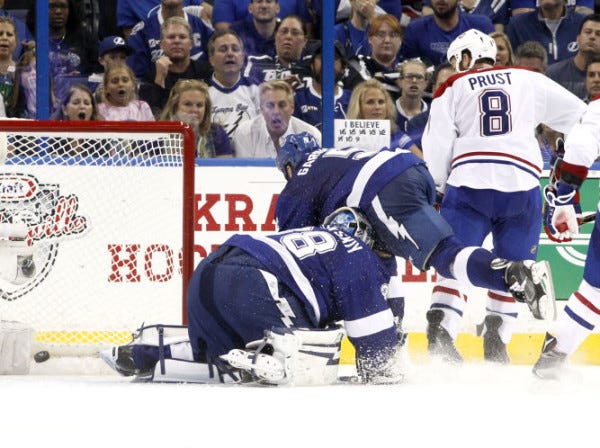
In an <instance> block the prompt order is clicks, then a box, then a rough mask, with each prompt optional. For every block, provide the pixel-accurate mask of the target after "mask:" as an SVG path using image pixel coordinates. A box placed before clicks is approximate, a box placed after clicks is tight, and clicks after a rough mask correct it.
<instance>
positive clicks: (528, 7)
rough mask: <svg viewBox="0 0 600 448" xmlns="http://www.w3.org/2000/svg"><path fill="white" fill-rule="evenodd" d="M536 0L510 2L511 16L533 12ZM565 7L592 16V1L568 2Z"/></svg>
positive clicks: (571, 0) (513, 0)
mask: <svg viewBox="0 0 600 448" xmlns="http://www.w3.org/2000/svg"><path fill="white" fill-rule="evenodd" d="M536 2H537V0H510V9H511V11H512V15H513V16H516V15H518V14H522V13H524V12H530V11H534V10H535V5H536ZM567 6H568V7H571V8H574V10H575V12H578V13H580V14H586V15H587V14H592V13H593V12H594V7H595V6H594V0H569V1H568V2H567Z"/></svg>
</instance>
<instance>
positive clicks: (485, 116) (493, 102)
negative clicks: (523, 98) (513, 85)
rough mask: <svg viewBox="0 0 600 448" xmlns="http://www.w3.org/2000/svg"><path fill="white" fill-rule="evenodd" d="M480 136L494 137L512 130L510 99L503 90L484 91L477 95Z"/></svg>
mask: <svg viewBox="0 0 600 448" xmlns="http://www.w3.org/2000/svg"><path fill="white" fill-rule="evenodd" d="M479 110H480V116H479V123H480V129H481V135H482V136H484V137H494V136H496V135H502V134H508V133H509V132H511V130H512V119H511V115H510V97H509V96H508V94H507V93H506V92H505V91H504V90H485V91H484V92H483V93H482V94H481V95H479Z"/></svg>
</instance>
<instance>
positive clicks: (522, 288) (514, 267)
mask: <svg viewBox="0 0 600 448" xmlns="http://www.w3.org/2000/svg"><path fill="white" fill-rule="evenodd" d="M492 268H493V269H504V281H505V282H506V286H507V287H508V290H509V291H510V293H511V294H512V296H513V297H514V298H515V300H516V301H517V302H524V303H526V304H527V306H528V307H529V310H530V311H531V313H532V314H533V317H535V318H536V319H540V320H545V319H552V320H553V319H555V318H556V299H555V297H554V285H553V283H552V273H551V271H550V264H549V263H548V262H547V261H539V262H537V263H536V262H534V261H532V260H524V261H506V260H500V259H497V260H494V262H493V264H492Z"/></svg>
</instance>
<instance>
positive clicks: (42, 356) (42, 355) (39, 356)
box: [33, 350, 50, 362]
mask: <svg viewBox="0 0 600 448" xmlns="http://www.w3.org/2000/svg"><path fill="white" fill-rule="evenodd" d="M48 359H50V353H48V352H47V351H46V350H42V351H41V352H37V353H36V354H35V355H33V360H34V361H35V362H44V361H48Z"/></svg>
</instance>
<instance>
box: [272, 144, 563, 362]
mask: <svg viewBox="0 0 600 448" xmlns="http://www.w3.org/2000/svg"><path fill="white" fill-rule="evenodd" d="M277 166H278V168H279V169H280V170H281V171H282V172H283V174H284V176H285V178H286V179H287V180H288V182H287V184H286V186H285V187H284V188H283V190H282V191H281V194H280V195H279V198H278V200H277V204H276V207H275V217H276V219H277V222H278V225H279V227H280V229H281V230H286V229H290V228H296V227H303V226H311V225H316V224H317V223H319V222H322V220H323V219H324V217H325V216H327V215H328V214H330V213H331V212H333V211H334V210H336V209H337V208H339V207H342V206H348V207H355V208H357V209H359V210H361V211H362V212H363V213H365V215H366V217H367V219H368V221H369V222H370V223H371V225H372V226H373V229H374V231H375V235H376V241H375V246H374V248H375V249H381V250H383V251H385V252H388V253H391V254H393V255H395V256H398V257H402V258H404V259H406V260H408V261H410V262H411V263H412V264H413V265H414V266H415V267H417V268H418V269H420V270H422V271H425V270H427V269H429V267H434V268H435V269H436V270H437V272H438V273H440V274H441V275H443V276H444V277H446V278H453V279H457V280H461V281H463V282H465V283H468V284H471V285H474V286H479V287H484V288H488V289H496V290H501V291H507V292H510V293H511V294H512V296H513V297H514V298H515V299H516V300H517V301H519V302H525V303H527V305H528V307H529V309H530V310H531V312H532V313H533V315H534V316H535V317H536V318H539V319H543V318H545V317H547V316H548V315H549V314H550V313H552V312H553V310H554V292H553V287H552V283H551V275H550V267H549V264H548V263H547V262H539V263H534V262H533V261H509V260H504V259H499V258H497V257H496V256H495V255H494V254H493V253H492V252H490V251H488V250H486V249H483V248H481V247H475V246H471V247H467V246H465V245H464V244H463V243H462V242H461V241H459V240H458V239H457V238H456V237H455V236H454V232H453V231H452V228H451V227H450V225H449V224H448V223H447V222H446V221H445V220H444V218H442V216H441V215H440V214H439V213H438V212H437V211H436V209H435V208H434V207H433V204H434V202H435V200H436V190H435V185H434V182H433V179H432V177H431V175H430V174H429V171H428V170H427V167H426V166H425V162H424V161H423V160H422V159H420V158H418V157H416V156H415V155H413V154H412V153H411V152H409V151H406V150H401V149H396V150H390V149H388V148H384V149H382V150H380V151H377V152H373V151H365V150H362V149H359V148H345V149H322V148H320V146H319V144H318V143H317V142H316V141H315V139H314V138H313V137H312V136H311V135H309V134H306V133H303V134H297V135H290V136H288V137H287V138H286V141H285V143H284V145H283V146H282V147H281V148H280V149H279V152H278V154H277ZM434 324H436V322H433V323H432V322H429V326H430V327H431V326H432V325H434ZM437 325H438V326H439V325H440V322H437ZM436 334H438V335H440V337H444V336H447V334H444V333H443V332H441V331H438V332H436ZM448 337H449V336H448ZM429 344H430V352H434V354H435V350H432V349H435V346H436V344H439V346H440V347H443V348H444V349H445V348H446V347H447V346H448V341H435V340H434V341H432V340H430V341H429ZM452 346H453V344H452ZM440 355H444V353H440Z"/></svg>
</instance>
